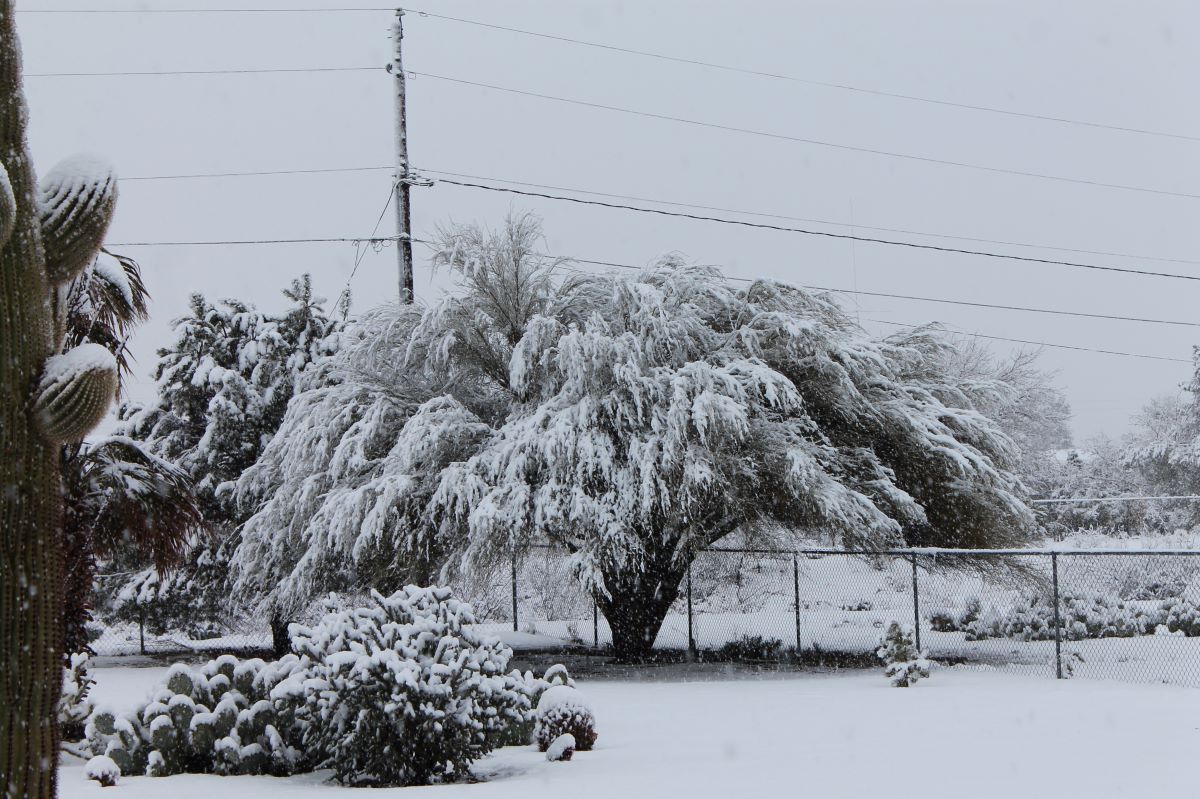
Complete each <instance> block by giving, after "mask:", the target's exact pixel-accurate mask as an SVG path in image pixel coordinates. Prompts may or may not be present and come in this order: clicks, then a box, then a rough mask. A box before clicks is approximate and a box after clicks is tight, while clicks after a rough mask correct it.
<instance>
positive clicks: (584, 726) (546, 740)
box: [533, 685, 596, 752]
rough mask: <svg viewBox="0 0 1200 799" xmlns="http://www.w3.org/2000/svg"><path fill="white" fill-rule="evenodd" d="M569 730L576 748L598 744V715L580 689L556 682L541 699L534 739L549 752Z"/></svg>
mask: <svg viewBox="0 0 1200 799" xmlns="http://www.w3.org/2000/svg"><path fill="white" fill-rule="evenodd" d="M568 733H569V734H571V735H572V736H574V739H575V748H576V749H578V750H579V751H581V752H587V751H588V750H590V749H591V748H592V745H593V744H595V743H596V717H595V715H593V713H592V709H591V707H590V706H589V705H588V703H587V700H586V699H584V697H583V694H581V693H580V692H579V690H578V689H576V688H572V687H570V686H568V685H554V686H551V687H550V688H548V689H547V690H546V691H544V692H543V693H542V695H541V698H539V699H538V704H537V726H536V727H535V728H534V731H533V738H534V742H535V743H536V744H537V747H538V749H539V750H540V751H542V752H545V751H547V750H548V749H549V748H550V745H551V744H553V743H554V741H555V740H556V739H557V738H559V736H562V735H566V734H568Z"/></svg>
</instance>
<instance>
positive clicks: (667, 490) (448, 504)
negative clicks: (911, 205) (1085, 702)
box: [431, 260, 1030, 657]
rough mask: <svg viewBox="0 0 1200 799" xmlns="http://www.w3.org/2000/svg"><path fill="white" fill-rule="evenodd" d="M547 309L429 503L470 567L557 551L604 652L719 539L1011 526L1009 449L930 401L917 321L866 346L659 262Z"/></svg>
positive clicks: (914, 537) (843, 330)
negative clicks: (503, 400)
mask: <svg viewBox="0 0 1200 799" xmlns="http://www.w3.org/2000/svg"><path fill="white" fill-rule="evenodd" d="M554 300H555V301H554V303H553V304H552V305H551V306H550V307H549V308H548V311H549V313H546V314H544V315H541V316H538V317H535V318H534V319H532V320H531V321H530V323H529V324H528V325H527V327H526V332H525V335H524V336H523V337H522V338H521V340H520V342H519V343H518V345H517V346H516V348H515V351H514V355H513V357H512V359H511V365H510V385H511V388H512V390H513V392H514V394H515V395H516V397H517V400H518V402H517V403H516V404H515V405H514V406H513V411H512V413H511V414H510V416H509V418H508V419H506V420H505V422H504V424H503V425H500V426H499V428H498V429H497V431H496V433H495V434H494V435H493V436H491V437H490V438H489V439H488V441H487V443H486V445H485V447H484V448H483V450H481V451H480V452H479V453H478V454H477V455H475V456H473V457H472V458H471V459H470V460H469V461H467V462H465V463H461V464H454V465H452V466H451V467H450V468H448V469H447V470H446V471H445V472H444V473H443V476H442V482H441V485H440V486H439V490H438V493H437V495H436V496H435V500H434V504H433V508H432V510H431V512H432V513H433V515H434V516H435V517H436V518H437V519H438V520H439V521H440V522H441V525H442V528H441V529H442V534H443V536H445V537H447V538H453V537H454V536H456V535H457V536H459V537H460V538H461V540H462V541H463V546H464V549H465V552H466V554H467V556H468V557H469V558H476V559H486V558H488V557H495V556H499V555H501V554H502V553H504V552H508V551H511V550H512V549H513V548H517V547H521V546H524V545H526V544H528V543H531V542H534V541H544V540H549V541H552V542H554V543H557V544H560V545H564V546H566V547H568V548H569V549H571V550H572V551H573V552H574V553H575V562H576V564H577V567H578V571H579V574H580V575H581V577H582V578H583V579H584V580H585V581H586V582H587V583H588V585H589V586H590V587H591V588H592V590H593V592H594V593H595V595H596V597H597V601H598V603H599V605H600V609H601V610H602V611H603V612H604V614H605V616H606V618H607V619H608V622H609V625H610V627H611V629H612V631H613V641H614V646H615V648H616V650H617V652H618V654H620V655H624V656H634V657H636V656H640V655H643V654H645V653H646V652H647V651H648V649H649V648H650V646H651V645H652V644H653V641H654V638H655V636H656V635H657V633H658V629H659V626H660V625H661V623H662V620H663V618H664V616H665V614H666V612H667V609H668V608H669V607H670V605H671V603H672V602H673V601H674V599H675V597H676V594H677V589H678V586H679V583H680V581H681V579H682V578H683V575H684V574H685V573H686V571H687V566H688V564H689V563H690V561H691V560H692V558H693V557H694V555H695V553H696V552H697V551H699V550H700V549H702V548H704V547H706V546H708V545H710V544H712V543H714V542H716V541H718V540H720V539H721V538H723V537H724V536H726V535H728V534H730V533H733V532H734V531H740V532H741V533H742V534H743V535H748V534H753V533H754V532H755V531H757V530H767V529H777V528H778V527H779V526H780V525H782V526H784V527H786V528H789V529H792V530H796V531H804V532H806V533H807V534H809V535H813V534H819V535H821V536H823V537H825V538H827V539H831V540H833V541H836V542H838V543H840V544H843V545H847V546H853V547H878V546H886V545H894V544H902V543H910V544H918V545H946V546H988V545H995V544H998V543H1017V542H1019V541H1021V540H1022V536H1023V535H1024V533H1025V532H1026V531H1027V530H1028V529H1029V527H1030V514H1029V512H1028V509H1027V508H1026V507H1025V506H1024V505H1023V504H1022V502H1021V500H1020V499H1019V496H1020V493H1021V489H1020V485H1019V483H1018V481H1017V480H1016V479H1015V478H1014V477H1013V476H1012V475H1011V474H1009V473H1008V472H1006V471H1004V470H1003V468H1002V467H1001V464H1003V463H1006V462H1007V460H1008V459H1009V458H1010V457H1011V456H1012V455H1013V452H1012V446H1011V442H1010V441H1009V440H1008V439H1007V438H1006V437H1005V436H1004V435H1003V434H1001V433H1000V432H999V431H998V430H997V428H996V427H995V425H994V424H992V423H991V422H990V421H989V420H987V419H986V418H985V417H983V416H982V415H981V414H979V413H977V412H975V411H971V410H963V409H962V408H960V407H954V406H952V405H948V404H946V403H944V402H943V401H942V400H941V399H939V394H945V395H951V394H953V393H954V391H955V386H953V385H951V384H949V383H948V382H947V381H945V380H944V379H943V380H939V378H938V375H937V373H936V370H935V369H933V368H931V360H930V352H929V348H930V347H931V346H933V345H934V344H935V342H933V341H932V340H931V338H930V337H929V335H928V334H927V331H916V332H914V333H911V334H906V335H904V336H897V337H893V338H891V339H888V340H886V341H883V342H875V341H872V340H870V339H869V338H868V337H867V336H866V335H865V334H864V333H863V332H862V331H861V330H860V329H859V328H858V327H857V326H856V325H854V324H853V323H852V322H851V321H850V319H849V318H848V317H847V316H846V314H845V313H844V312H843V311H842V310H841V308H839V307H838V306H837V305H836V304H835V303H834V302H833V301H832V300H830V299H829V298H828V297H825V296H821V295H814V294H811V293H808V292H805V291H801V290H799V289H795V288H791V287H788V286H784V285H780V284H775V283H770V282H767V281H759V282H755V283H753V284H751V285H750V286H748V287H746V288H734V287H733V286H730V285H729V284H727V283H726V282H725V281H724V280H723V279H722V278H721V276H720V274H719V273H718V272H717V271H715V270H713V269H708V268H699V267H688V266H685V265H682V264H680V263H678V262H674V261H670V260H668V261H666V262H663V263H660V264H659V265H658V266H656V267H655V268H652V269H649V270H647V271H645V272H643V273H641V274H638V275H631V276H625V275H622V276H619V277H617V276H610V275H589V276H583V277H578V278H574V279H572V280H570V281H567V282H566V283H564V284H563V285H562V286H561V287H560V288H559V289H558V290H557V291H556V293H555V297H554Z"/></svg>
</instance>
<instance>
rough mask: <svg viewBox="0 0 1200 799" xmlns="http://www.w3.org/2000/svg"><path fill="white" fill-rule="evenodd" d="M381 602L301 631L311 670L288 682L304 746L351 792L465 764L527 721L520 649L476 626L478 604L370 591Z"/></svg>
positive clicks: (441, 775)
mask: <svg viewBox="0 0 1200 799" xmlns="http://www.w3.org/2000/svg"><path fill="white" fill-rule="evenodd" d="M372 596H373V598H374V600H375V602H376V603H377V604H376V606H375V607H368V608H358V609H355V610H350V611H340V612H334V613H330V614H328V615H327V616H326V617H325V618H324V619H323V620H322V621H321V622H320V623H318V624H317V625H316V626H315V627H314V628H312V629H307V628H303V627H299V626H294V627H293V633H292V642H293V645H294V646H295V648H296V651H297V652H298V653H300V654H301V655H302V656H303V657H305V658H307V659H308V660H309V661H310V662H311V664H312V665H311V667H310V669H309V671H308V672H307V673H306V674H304V675H302V678H301V675H297V677H296V678H293V679H292V680H288V681H287V682H285V683H284V684H283V685H280V686H279V687H278V688H276V690H275V691H274V693H273V696H275V697H276V698H277V699H283V698H285V697H288V696H303V698H304V706H303V708H302V709H301V710H300V711H299V713H300V718H301V720H302V722H303V727H304V743H305V746H306V748H307V750H308V751H309V752H312V753H320V755H321V757H322V762H321V763H320V765H321V766H324V767H329V768H332V769H333V771H334V777H335V778H336V779H337V780H338V782H341V783H343V784H349V785H371V786H385V785H427V784H430V783H432V782H435V781H449V780H454V779H458V778H461V777H465V776H466V775H467V773H468V768H469V767H470V765H471V763H473V762H474V761H475V760H477V759H478V758H480V757H482V756H484V755H486V754H487V753H488V752H489V751H491V750H492V748H494V747H495V746H496V745H497V744H498V743H499V742H500V741H501V740H502V738H503V736H504V733H505V731H506V729H507V728H508V727H509V726H510V725H512V724H514V723H521V722H522V721H524V720H525V718H526V717H527V715H528V710H529V708H530V699H529V695H528V693H527V690H526V686H525V684H524V681H523V679H522V678H521V677H520V675H519V674H518V673H516V672H513V673H512V674H507V675H506V674H505V673H504V669H505V667H506V666H507V665H508V660H509V658H510V657H511V655H512V652H511V650H509V648H508V647H506V646H504V645H503V644H502V643H500V642H499V641H498V640H495V639H485V638H482V637H480V636H478V635H476V634H475V633H474V632H472V631H471V630H470V629H469V627H468V626H467V625H470V624H472V623H473V622H474V618H473V617H472V615H471V610H470V606H469V605H466V604H465V603H462V602H459V601H457V600H455V599H453V598H451V592H450V590H449V589H447V588H418V587H416V586H408V587H406V588H404V589H403V590H401V591H397V592H396V593H395V594H392V595H391V596H387V597H385V596H383V595H382V594H379V593H378V592H372Z"/></svg>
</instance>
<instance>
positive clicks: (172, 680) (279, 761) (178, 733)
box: [87, 655, 307, 777]
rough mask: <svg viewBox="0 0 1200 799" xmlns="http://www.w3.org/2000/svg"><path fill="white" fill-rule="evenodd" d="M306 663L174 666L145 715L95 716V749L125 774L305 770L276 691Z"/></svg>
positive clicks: (287, 709)
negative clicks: (274, 691) (275, 698)
mask: <svg viewBox="0 0 1200 799" xmlns="http://www.w3.org/2000/svg"><path fill="white" fill-rule="evenodd" d="M304 666H305V664H304V663H303V662H302V661H301V660H300V659H299V658H297V657H296V656H294V655H289V656H287V657H284V658H283V659H281V660H279V661H276V662H271V663H266V662H264V661H262V660H258V659H253V660H242V661H239V660H238V659H237V658H235V657H232V656H230V655H223V656H222V657H219V658H217V659H216V660H212V661H209V662H208V663H206V664H204V665H203V666H200V667H199V668H191V667H189V666H186V665H184V664H181V663H177V664H175V665H174V666H172V667H171V670H170V671H169V672H168V673H167V679H166V684H165V685H164V686H163V687H161V688H159V689H158V690H157V691H156V692H155V693H154V695H153V696H152V697H151V700H150V702H149V703H148V704H146V705H145V706H144V707H142V709H141V710H139V711H137V712H135V713H130V714H125V715H121V716H118V715H116V714H113V713H111V712H108V711H102V712H98V713H96V714H94V715H93V717H92V720H91V721H90V722H89V723H88V725H87V739H88V743H89V745H90V748H91V750H92V752H94V753H95V754H98V755H106V756H108V757H110V758H112V759H113V760H114V761H115V762H116V764H117V765H118V766H119V767H120V769H121V772H122V773H123V774H147V775H149V776H152V777H163V776H167V775H170V774H183V773H198V774H208V773H211V774H272V775H277V776H282V775H287V774H293V773H296V772H297V771H301V770H304V768H305V767H306V765H307V764H306V762H305V760H306V759H305V757H304V756H303V754H302V752H301V751H300V750H299V748H298V747H297V746H296V739H297V738H298V728H297V726H296V724H295V722H294V719H293V715H294V713H293V708H292V707H291V706H290V705H289V704H288V703H287V702H275V701H273V700H272V699H271V691H272V689H273V688H274V687H275V686H276V685H278V684H279V683H280V682H282V681H283V680H284V679H285V678H287V677H289V676H291V675H292V674H293V673H294V672H298V673H303V671H304Z"/></svg>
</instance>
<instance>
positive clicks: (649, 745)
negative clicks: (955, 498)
mask: <svg viewBox="0 0 1200 799" xmlns="http://www.w3.org/2000/svg"><path fill="white" fill-rule="evenodd" d="M165 672H166V670H165V669H163V668H146V669H132V668H103V669H98V675H97V676H98V682H97V686H96V689H95V693H96V697H97V699H98V700H99V701H100V702H101V703H106V704H111V705H114V706H116V707H132V706H133V705H135V704H136V703H137V702H138V700H139V699H141V698H143V697H144V696H145V694H146V692H147V691H148V690H149V689H150V685H151V683H152V682H153V681H155V680H158V679H161V678H162V677H163V675H164V674H165ZM656 674H658V675H660V676H661V675H662V673H661V672H650V673H649V674H648V676H647V679H644V680H641V681H620V682H616V681H590V682H586V683H581V684H580V688H581V690H583V691H584V692H585V693H586V694H587V695H588V697H589V698H590V699H591V702H592V705H593V706H594V708H595V712H596V716H597V724H598V730H599V732H600V738H599V741H598V742H597V749H596V750H595V751H593V752H580V753H578V754H576V756H575V759H574V760H572V761H571V762H569V763H549V762H547V761H546V759H545V757H544V756H543V755H541V754H539V753H538V752H536V751H534V750H532V749H531V748H509V749H504V750H501V751H499V752H497V753H495V754H493V755H492V756H490V757H488V758H486V759H485V760H483V761H481V762H480V763H479V764H477V767H476V773H477V774H478V776H479V777H480V778H481V779H483V780H484V781H483V782H481V783H477V784H464V785H452V786H438V787H434V788H424V789H414V788H408V789H397V790H395V791H370V795H371V796H377V795H380V794H381V793H382V794H391V795H396V796H405V797H419V796H433V797H439V796H440V797H452V796H463V797H479V799H510V797H511V798H513V799H516V798H517V797H519V798H520V799H537V798H538V797H555V799H559V798H560V797H567V796H570V797H581V799H588V798H589V797H597V799H600V798H603V799H609V798H610V797H613V796H620V797H625V798H626V799H639V798H640V797H655V799H661V797H675V796H686V797H689V799H705V797H720V798H721V799H729V798H730V797H743V796H777V795H778V796H792V795H798V796H820V797H823V798H825V797H847V798H848V799H849V798H850V797H853V799H863V798H864V797H874V796H895V797H921V798H922V799H938V798H939V797H954V799H958V798H959V797H962V796H970V797H972V799H989V797H995V798H996V799H1001V798H1003V799H1013V797H1056V799H1057V797H1065V796H1070V797H1087V799H1108V798H1109V797H1112V799H1117V798H1118V797H1120V799H1129V797H1150V796H1153V797H1156V799H1163V798H1166V797H1192V796H1195V795H1197V792H1198V791H1200V774H1198V773H1197V771H1196V769H1195V768H1194V763H1195V756H1196V751H1197V750H1198V748H1200V691H1197V690H1195V689H1188V688H1178V687H1170V686H1162V685H1130V684H1122V683H1116V682H1100V681H1082V680H1064V681H1054V680H1048V679H1045V678H1044V677H1042V678H1034V677H1022V676H1017V675H1013V674H1009V673H1002V672H997V671H989V670H984V671H981V670H963V669H957V668H952V669H941V670H938V671H936V672H935V673H934V675H933V677H932V679H930V680H927V681H922V682H921V683H920V684H919V685H917V686H916V687H914V688H910V689H898V688H891V687H889V686H888V684H887V682H886V681H885V680H884V678H883V676H882V673H881V672H879V671H870V672H842V673H838V674H794V673H793V674H787V675H773V676H770V677H767V678H760V679H747V678H746V677H745V675H741V676H740V677H739V678H738V679H731V680H721V679H716V678H714V679H712V680H709V681H692V682H681V681H672V678H671V677H670V676H669V675H671V674H672V672H670V671H667V672H666V675H667V679H665V680H663V679H654V675H656ZM675 679H678V675H676V677H675ZM327 777H328V774H310V775H303V776H299V777H293V778H289V779H276V778H271V777H212V776H197V775H184V776H177V777H167V778H159V779H154V778H148V777H135V778H130V777H125V778H122V780H121V783H120V784H119V785H118V786H117V787H116V788H113V789H102V788H100V787H99V786H98V785H96V784H95V783H88V782H87V781H86V780H85V779H84V777H83V766H82V763H80V762H79V761H69V762H67V763H66V764H64V766H63V767H62V770H61V783H60V795H61V796H62V797H64V799H74V797H85V796H86V797H91V796H96V795H97V792H98V791H110V792H109V793H102V794H99V795H100V796H102V797H107V799H114V798H116V799H119V798H120V797H127V798H128V799H137V797H153V798H154V799H159V797H162V796H170V797H171V798H172V799H212V797H213V796H221V797H222V798H223V799H239V798H240V797H250V796H264V795H270V796H279V797H284V798H285V799H286V798H290V797H296V799H305V798H306V797H322V796H331V795H334V792H336V793H337V795H345V791H348V790H351V789H340V788H336V787H333V786H331V785H329V784H328V783H327V782H326V780H327ZM362 790H364V791H367V790H369V789H362Z"/></svg>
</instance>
